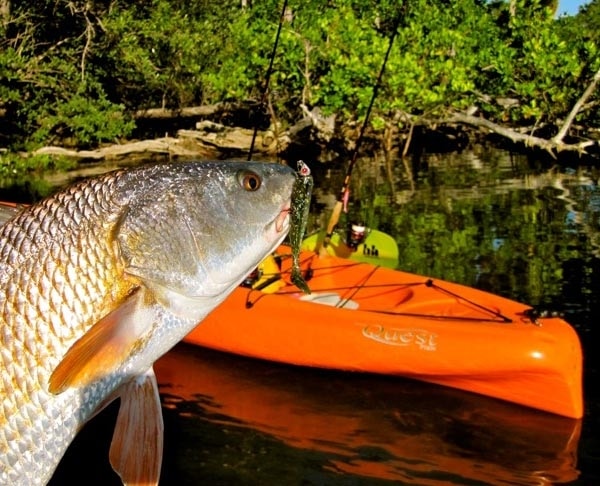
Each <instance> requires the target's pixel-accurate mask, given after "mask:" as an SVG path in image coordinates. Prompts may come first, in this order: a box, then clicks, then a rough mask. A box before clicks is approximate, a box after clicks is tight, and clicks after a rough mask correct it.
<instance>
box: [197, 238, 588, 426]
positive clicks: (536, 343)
mask: <svg viewBox="0 0 600 486" xmlns="http://www.w3.org/2000/svg"><path fill="white" fill-rule="evenodd" d="M279 259H280V260H281V263H280V265H281V269H279V268H278V267H276V266H274V263H272V262H271V265H273V267H272V271H271V272H269V271H268V269H267V271H265V273H263V275H262V276H261V278H260V283H259V285H260V286H261V287H262V286H266V290H267V292H261V291H259V290H256V289H254V290H251V289H248V288H238V289H236V290H235V291H234V292H233V294H232V295H231V296H230V297H229V298H228V299H227V300H226V301H225V302H224V303H223V304H222V305H221V306H220V307H218V308H217V309H216V310H215V311H214V312H213V313H212V314H211V315H209V317H208V318H206V319H205V320H204V321H203V322H202V324H201V325H200V326H198V327H197V328H196V329H195V330H194V331H192V333H191V334H189V335H188V336H187V338H186V341H187V342H190V343H194V344H199V345H202V346H206V347H210V348H214V349H218V350H221V351H228V352H233V353H236V354H241V355H245V356H251V357H256V358H262V359H267V360H273V361H279V362H285V363H290V364H295V365H306V366H316V367H322V368H332V369H340V370H351V371H363V372H372V373H381V374H390V375H401V376H406V377H411V378H416V379H419V380H424V381H428V382H432V383H438V384H441V385H446V386H450V387H454V388H459V389H462V390H467V391H471V392H475V393H480V394H483V395H488V396H492V397H496V398H501V399H504V400H508V401H511V402H515V403H519V404H522V405H526V406H530V407H533V408H537V409H541V410H545V411H548V412H552V413H556V414H559V415H565V416H568V417H574V418H580V417H581V416H582V414H583V403H582V401H583V400H582V389H581V373H582V355H581V346H580V343H579V339H578V337H577V335H576V333H575V331H574V330H573V328H572V327H571V326H570V325H569V324H567V323H566V322H565V321H564V320H562V319H560V318H540V317H538V318H536V317H535V316H534V315H533V314H530V313H529V312H530V311H531V309H530V307H528V306H526V305H523V304H520V303H517V302H514V301H511V300H508V299H505V298H502V297H499V296H496V295H493V294H489V293H486V292H482V291H479V290H475V289H473V288H469V287H464V286H461V285H457V284H452V283H449V282H444V281H439V280H432V279H429V278H427V277H422V276H418V275H414V274H409V273H405V272H400V271H396V270H391V269H388V268H384V267H377V266H374V265H371V264H368V263H359V262H355V261H352V260H349V259H342V258H337V257H333V256H326V257H318V256H317V255H315V254H314V253H312V252H303V253H302V255H301V260H302V268H303V271H304V273H305V275H306V278H307V282H308V285H309V287H310V288H311V290H312V293H311V294H310V295H303V294H301V293H299V292H298V290H297V288H296V287H294V286H292V285H290V284H289V274H290V264H291V258H289V248H288V247H286V246H282V247H280V249H279ZM279 270H280V272H278V271H279ZM280 277H281V278H280ZM255 286H256V285H255Z"/></svg>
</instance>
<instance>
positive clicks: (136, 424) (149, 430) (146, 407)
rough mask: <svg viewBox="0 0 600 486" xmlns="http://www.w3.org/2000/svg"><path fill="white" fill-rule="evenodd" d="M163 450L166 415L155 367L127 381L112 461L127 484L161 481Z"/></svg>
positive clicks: (146, 485) (151, 483)
mask: <svg viewBox="0 0 600 486" xmlns="http://www.w3.org/2000/svg"><path fill="white" fill-rule="evenodd" d="M162 451H163V419H162V411H161V407H160V397H159V394H158V385H157V383H156V376H155V375H154V371H153V370H152V368H150V369H149V370H148V371H147V372H146V374H144V375H142V376H140V377H137V378H135V379H133V380H132V381H130V382H129V383H127V384H126V385H124V388H123V393H122V394H121V407H120V408H119V416H118V417H117V424H116V426H115V433H114V435H113V439H112V443H111V445H110V463H111V465H112V467H113V469H114V470H115V471H116V473H117V474H118V475H119V476H120V477H121V480H122V481H123V484H125V485H136V486H140V485H145V486H149V485H157V484H158V480H159V477H160V468H161V464H162Z"/></svg>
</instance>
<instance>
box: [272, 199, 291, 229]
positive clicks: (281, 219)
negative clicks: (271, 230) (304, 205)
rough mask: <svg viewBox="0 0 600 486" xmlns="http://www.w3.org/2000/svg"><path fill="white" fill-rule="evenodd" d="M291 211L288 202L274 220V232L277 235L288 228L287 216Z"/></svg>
mask: <svg viewBox="0 0 600 486" xmlns="http://www.w3.org/2000/svg"><path fill="white" fill-rule="evenodd" d="M291 210H292V209H291V206H290V203H289V202H288V203H286V205H285V206H284V207H283V209H282V210H281V211H280V212H279V214H278V215H277V217H276V218H275V230H276V231H277V233H282V232H283V231H285V230H286V229H287V228H288V227H289V216H290V212H291Z"/></svg>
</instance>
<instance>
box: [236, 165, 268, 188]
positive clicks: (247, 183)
mask: <svg viewBox="0 0 600 486" xmlns="http://www.w3.org/2000/svg"><path fill="white" fill-rule="evenodd" d="M238 179H239V181H240V184H241V185H242V187H243V188H244V190H246V191H248V192H254V191H258V188H259V187H260V185H261V184H262V179H261V178H260V176H259V175H258V174H256V173H255V172H252V171H249V170H243V171H240V173H239V174H238Z"/></svg>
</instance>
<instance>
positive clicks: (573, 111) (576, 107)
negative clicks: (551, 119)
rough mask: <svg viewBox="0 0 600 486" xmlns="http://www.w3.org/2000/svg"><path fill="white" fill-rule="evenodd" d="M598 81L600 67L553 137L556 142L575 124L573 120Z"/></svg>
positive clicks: (599, 79) (599, 78) (560, 140)
mask: <svg viewBox="0 0 600 486" xmlns="http://www.w3.org/2000/svg"><path fill="white" fill-rule="evenodd" d="M598 81H600V69H598V71H597V72H596V74H595V75H594V77H593V78H592V82H591V83H590V84H589V86H588V87H587V88H586V90H585V91H584V92H583V94H582V95H581V98H579V99H578V100H577V103H575V104H574V105H573V108H572V109H571V112H570V113H569V115H568V116H567V119H566V120H565V122H564V123H563V126H562V127H561V128H560V130H559V131H558V133H557V134H556V135H555V136H554V138H553V139H552V141H553V142H554V143H560V142H562V141H563V139H564V138H565V135H566V134H567V132H568V131H569V128H571V125H572V124H573V120H575V117H576V116H577V113H579V112H580V111H581V109H582V108H583V106H584V105H585V102H586V101H587V99H588V98H589V97H590V96H591V95H592V93H593V92H594V90H595V89H596V85H597V84H598Z"/></svg>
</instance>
